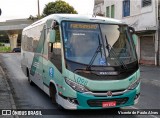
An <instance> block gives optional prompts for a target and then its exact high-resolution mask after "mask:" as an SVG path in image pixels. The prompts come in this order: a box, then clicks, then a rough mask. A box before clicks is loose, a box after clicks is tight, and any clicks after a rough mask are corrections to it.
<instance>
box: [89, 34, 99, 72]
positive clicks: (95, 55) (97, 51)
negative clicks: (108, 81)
mask: <svg viewBox="0 0 160 118" xmlns="http://www.w3.org/2000/svg"><path fill="white" fill-rule="evenodd" d="M98 41H99V45H98V47H97V49H96V51H95V53H94V55H93V57H92V58H91V61H90V62H89V64H88V66H87V67H86V70H91V66H92V64H93V62H94V60H95V59H96V57H97V54H98V53H99V52H101V57H102V48H101V47H102V44H101V42H100V37H99V35H98Z"/></svg>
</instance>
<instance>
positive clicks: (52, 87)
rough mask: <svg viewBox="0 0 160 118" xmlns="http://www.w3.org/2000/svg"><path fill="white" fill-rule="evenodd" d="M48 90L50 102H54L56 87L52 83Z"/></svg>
mask: <svg viewBox="0 0 160 118" xmlns="http://www.w3.org/2000/svg"><path fill="white" fill-rule="evenodd" d="M49 91H50V97H51V101H52V103H53V104H56V93H57V91H56V88H55V86H54V85H53V84H51V85H50V89H49Z"/></svg>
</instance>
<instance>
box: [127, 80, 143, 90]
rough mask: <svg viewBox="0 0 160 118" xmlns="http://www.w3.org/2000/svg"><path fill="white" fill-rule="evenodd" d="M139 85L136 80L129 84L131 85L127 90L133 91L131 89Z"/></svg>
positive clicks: (138, 81)
mask: <svg viewBox="0 0 160 118" xmlns="http://www.w3.org/2000/svg"><path fill="white" fill-rule="evenodd" d="M139 83H140V78H139V79H137V80H136V81H135V82H134V83H133V84H131V85H130V86H129V87H128V90H133V89H135V88H136V87H137V86H138V84H139Z"/></svg>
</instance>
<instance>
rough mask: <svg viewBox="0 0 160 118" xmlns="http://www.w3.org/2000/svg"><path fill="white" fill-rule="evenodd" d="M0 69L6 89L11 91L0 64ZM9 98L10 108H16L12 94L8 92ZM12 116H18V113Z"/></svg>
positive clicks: (17, 117)
mask: <svg viewBox="0 0 160 118" xmlns="http://www.w3.org/2000/svg"><path fill="white" fill-rule="evenodd" d="M0 71H1V72H2V75H3V77H4V80H5V81H6V85H7V86H6V87H7V90H8V91H11V88H10V86H9V84H8V81H7V78H6V75H5V72H4V71H3V69H2V67H1V66H0ZM9 98H10V102H11V107H12V109H17V108H16V104H15V102H14V99H13V95H12V93H11V92H10V93H9ZM13 117H14V118H19V116H18V115H15V116H13Z"/></svg>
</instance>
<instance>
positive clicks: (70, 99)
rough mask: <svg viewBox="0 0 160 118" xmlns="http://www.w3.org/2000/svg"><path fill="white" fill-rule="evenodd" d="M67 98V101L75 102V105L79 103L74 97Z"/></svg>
mask: <svg viewBox="0 0 160 118" xmlns="http://www.w3.org/2000/svg"><path fill="white" fill-rule="evenodd" d="M67 100H68V101H69V102H71V103H73V104H77V105H78V104H79V103H78V101H77V99H75V98H67Z"/></svg>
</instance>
